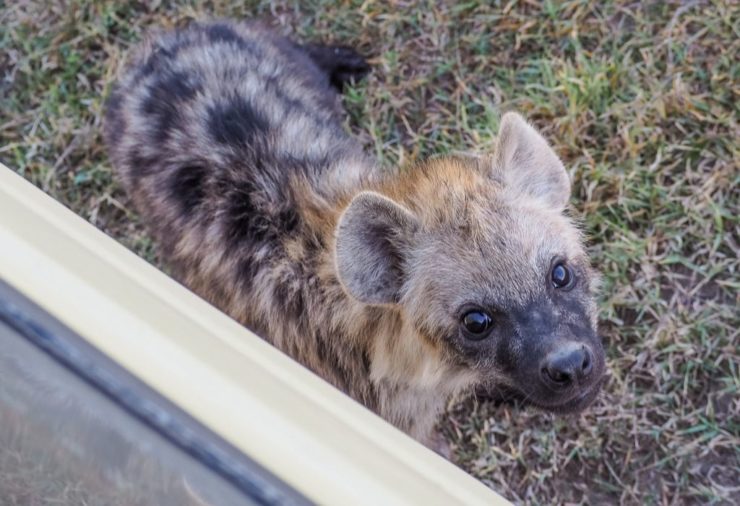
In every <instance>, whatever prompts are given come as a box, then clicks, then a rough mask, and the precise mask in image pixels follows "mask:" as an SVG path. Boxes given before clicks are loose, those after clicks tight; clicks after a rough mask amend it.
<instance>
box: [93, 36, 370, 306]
mask: <svg viewBox="0 0 740 506" xmlns="http://www.w3.org/2000/svg"><path fill="white" fill-rule="evenodd" d="M366 69H367V67H366V65H365V62H364V60H362V59H361V58H359V57H358V56H357V55H356V54H355V53H353V52H351V51H348V50H344V49H341V48H324V47H321V46H306V47H304V46H298V45H296V44H293V43H292V42H290V41H288V40H286V39H282V38H279V37H277V36H275V35H274V34H272V33H270V32H269V31H268V30H266V29H263V28H261V27H260V26H259V25H255V24H247V23H231V22H217V23H209V24H193V25H191V26H189V27H188V28H186V29H184V30H178V31H174V32H170V33H164V34H160V35H155V36H153V37H150V38H149V39H148V40H147V42H145V43H144V44H143V45H142V46H140V48H139V49H138V51H136V53H135V54H134V55H133V56H132V58H131V60H130V61H129V64H128V66H127V68H126V70H125V72H124V75H123V76H122V78H121V79H120V81H119V83H118V85H117V87H116V89H115V90H114V91H113V93H112V95H111V98H110V99H109V102H108V107H107V113H106V129H105V137H106V143H107V144H108V149H109V153H110V155H111V158H112V161H113V164H114V165H115V167H116V170H117V172H118V175H119V177H120V179H121V180H122V182H123V184H124V185H125V186H126V189H127V191H128V193H129V195H130V196H131V197H132V198H133V200H134V203H135V205H136V207H137V208H138V210H139V211H140V212H141V213H142V215H143V216H144V219H145V221H146V222H147V223H148V225H149V226H150V229H151V231H152V232H153V234H154V236H155V239H156V240H157V242H158V243H159V245H160V247H161V248H162V251H163V253H164V255H165V257H166V258H167V260H168V262H169V264H170V266H171V267H172V268H173V269H174V270H175V274H176V275H178V276H179V277H180V278H181V279H183V281H185V282H186V283H188V284H189V285H190V286H191V287H192V288H194V289H196V291H199V292H200V293H201V294H203V295H205V296H206V297H207V298H209V299H210V300H211V301H212V302H214V303H216V304H221V305H222V306H224V305H225V306H228V305H230V304H231V303H233V302H234V299H235V295H236V293H235V291H236V290H237V287H236V285H235V283H237V282H238V281H234V280H230V281H229V282H226V281H225V280H223V281H224V282H222V283H219V282H218V278H225V277H231V278H233V277H234V275H235V273H238V274H239V275H240V276H242V277H243V278H244V279H243V281H244V283H250V282H251V281H250V278H252V277H254V275H255V274H256V272H257V270H259V269H260V268H261V265H264V263H265V262H267V261H270V260H272V261H274V260H276V259H277V258H278V257H280V252H279V251H278V249H279V242H280V238H282V237H286V236H289V235H294V234H296V233H298V231H297V228H299V227H300V225H301V223H300V222H301V220H300V216H298V214H297V212H296V202H295V195H294V193H295V184H294V180H295V179H296V178H301V179H302V180H303V181H305V182H307V184H308V185H310V186H312V187H319V186H321V185H320V184H319V182H318V181H319V179H320V178H321V179H323V180H325V181H326V180H327V179H326V178H327V174H329V175H331V174H330V173H332V172H333V171H336V172H337V173H338V174H339V173H341V171H342V170H345V171H347V170H349V169H348V168H347V167H349V166H355V167H357V166H358V165H361V164H358V163H356V162H357V161H358V160H361V159H362V158H363V155H362V153H361V149H360V148H359V146H357V145H356V143H354V142H353V141H352V140H350V139H349V137H348V136H347V135H346V134H345V132H344V131H343V129H342V126H341V114H340V103H339V102H340V101H339V95H338V93H337V91H336V89H335V87H336V86H341V83H342V81H343V80H345V79H347V78H349V77H351V76H352V75H353V73H354V74H362V73H364V71H366ZM348 160H352V161H354V162H355V163H354V164H352V163H347V162H348ZM342 177H343V178H350V179H351V178H353V177H362V176H361V175H360V174H359V173H358V174H355V175H352V174H343V175H342ZM329 179H340V178H339V177H338V176H337V177H336V178H334V177H330V178H329ZM317 191H319V192H321V190H320V188H317ZM214 278H216V279H215V280H214ZM199 284H202V285H204V286H198V285H199ZM205 285H207V286H205ZM224 309H227V310H228V309H229V308H228V307H225V308H224ZM232 313H233V311H232Z"/></svg>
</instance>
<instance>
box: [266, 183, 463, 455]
mask: <svg viewBox="0 0 740 506" xmlns="http://www.w3.org/2000/svg"><path fill="white" fill-rule="evenodd" d="M372 173H373V172H372V171H367V170H365V171H364V174H366V175H367V174H370V176H369V177H368V176H365V177H362V178H356V179H355V180H354V181H353V183H354V184H353V185H351V186H346V187H344V188H342V191H341V192H339V193H335V194H333V195H331V196H326V195H325V194H323V195H322V194H319V193H318V191H319V190H316V189H314V188H313V185H310V184H306V182H305V181H304V182H303V183H301V184H296V188H295V189H296V194H297V195H298V196H299V197H298V199H299V209H301V215H302V218H303V220H304V223H305V225H306V229H305V233H302V234H300V237H296V238H294V239H291V240H290V241H289V242H288V245H287V248H286V249H287V252H288V255H289V256H291V257H292V260H293V264H294V265H301V266H308V265H312V266H314V268H313V269H312V270H311V276H313V286H312V282H308V283H306V286H308V287H309V288H308V290H309V294H307V295H308V298H309V299H311V300H313V301H314V307H315V308H316V309H317V310H316V311H315V312H309V313H307V318H308V319H310V323H308V327H310V328H311V331H310V332H307V331H306V330H307V329H306V327H303V330H299V334H303V335H299V336H298V337H299V339H300V341H302V345H304V346H305V345H306V341H305V340H306V339H308V341H310V342H311V343H316V344H315V346H316V351H317V353H308V354H304V353H301V350H292V351H288V352H289V353H290V354H291V355H293V356H295V357H296V358H298V359H299V360H300V361H301V362H303V363H306V364H309V367H311V368H312V369H313V370H314V371H315V372H317V373H318V374H319V375H321V376H323V377H324V378H325V379H327V380H329V381H330V382H332V383H334V384H335V385H336V386H338V387H339V388H341V389H342V390H344V391H345V392H346V393H348V394H349V395H351V396H352V397H354V398H355V399H357V400H359V401H360V402H362V403H363V404H365V405H366V406H368V407H371V408H372V409H374V410H375V411H376V412H377V413H378V414H380V415H381V416H383V417H384V418H385V419H386V420H389V421H390V422H392V423H393V424H394V425H396V426H397V427H399V428H400V429H402V430H404V431H405V432H407V433H409V434H410V435H412V436H413V437H415V438H417V439H419V440H422V441H426V439H427V437H428V436H429V433H430V431H431V429H432V428H433V425H434V421H435V419H436V416H437V415H438V414H439V412H440V411H441V410H442V409H443V408H444V405H445V403H446V402H447V400H449V397H450V396H451V395H453V394H454V391H455V390H459V385H457V386H456V385H454V384H455V383H456V381H455V371H453V370H452V369H450V368H449V367H448V366H447V365H446V364H445V363H444V361H443V358H442V357H441V356H440V352H439V350H438V349H436V348H434V347H432V346H431V345H430V344H429V343H428V342H427V341H426V340H425V339H421V338H420V337H419V336H418V335H417V332H416V331H415V329H414V328H413V325H411V324H410V322H408V321H406V320H405V319H404V316H403V313H402V311H401V310H400V309H399V308H398V307H395V306H390V305H388V306H371V305H367V304H364V303H361V302H359V301H357V300H355V299H354V298H352V297H351V296H349V295H348V294H347V292H346V291H345V290H344V289H343V288H342V286H341V283H340V281H339V278H338V276H337V269H336V264H335V255H334V247H335V230H336V225H337V223H338V221H339V218H340V217H341V215H342V213H343V212H344V210H345V209H346V207H347V206H348V205H349V202H350V201H351V200H352V198H353V197H354V196H355V195H357V194H358V193H360V192H361V191H368V190H369V191H377V192H382V193H385V189H386V188H387V187H388V186H389V184H392V181H389V179H390V180H392V179H393V177H394V174H387V173H386V174H384V175H382V176H377V177H372ZM335 188H336V187H335ZM321 191H322V192H323V190H321ZM306 334H312V336H311V337H308V338H307V337H306ZM322 336H326V340H325V341H322ZM276 344H277V345H278V346H279V347H283V348H284V346H281V345H280V344H279V343H277V342H276ZM304 349H305V348H304ZM458 376H459V375H458Z"/></svg>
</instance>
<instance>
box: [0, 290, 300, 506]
mask: <svg viewBox="0 0 740 506" xmlns="http://www.w3.org/2000/svg"><path fill="white" fill-rule="evenodd" d="M11 297H12V298H14V299H15V300H13V301H12V302H11V301H9V298H11ZM18 304H20V306H23V308H21V307H20V306H19V305H18ZM55 327H56V329H55ZM50 329H54V330H56V332H55V331H54V330H50ZM60 331H61V332H60ZM68 332H69V331H68V330H67V329H64V328H63V327H61V326H60V325H59V324H58V322H54V321H53V320H52V319H50V318H49V317H48V315H45V314H43V313H42V312H41V311H39V310H38V308H35V307H33V306H31V305H29V304H28V301H24V300H22V299H20V298H17V297H16V296H15V294H13V292H12V291H11V290H9V289H8V287H7V285H4V284H3V283H2V282H0V503H2V504H10V505H25V504H37V503H44V504H47V503H54V504H62V505H72V504H74V505H77V504H110V505H119V504H120V505H124V504H125V505H149V504H153V505H163V506H166V505H173V506H175V505H177V506H180V505H183V506H188V505H197V506H202V505H211V504H212V505H227V506H231V505H235V506H236V505H251V504H295V503H305V501H304V500H303V498H301V497H300V496H298V495H296V494H295V493H294V492H293V491H290V490H288V489H286V488H285V486H284V485H282V484H279V482H278V481H277V480H275V479H274V478H270V477H268V476H266V475H265V472H264V470H261V469H255V468H251V469H245V467H250V466H253V463H252V464H250V463H249V461H248V459H243V462H240V461H239V460H240V459H239V458H238V457H236V456H234V455H233V454H232V455H229V452H232V451H233V449H229V448H222V447H219V444H218V443H215V442H212V441H209V440H208V439H209V437H211V438H213V436H212V435H208V434H207V433H205V430H204V429H203V428H202V427H198V426H197V425H196V424H194V423H193V422H192V420H189V419H188V418H187V416H185V415H184V414H182V413H180V412H178V411H177V410H176V409H175V408H174V407H172V406H169V405H167V403H166V401H164V400H163V399H161V398H158V397H157V396H156V395H155V394H153V392H151V391H149V390H148V389H146V387H144V386H143V385H140V384H137V382H136V380H134V379H133V378H127V377H126V375H125V373H124V372H123V371H121V370H119V369H118V368H117V366H115V365H114V364H112V363H110V362H109V361H107V360H105V359H104V357H102V356H99V354H97V352H95V351H94V350H92V349H91V348H89V347H87V346H86V345H84V343H82V342H80V341H79V340H78V339H77V340H76V339H72V340H70V336H69V335H67V336H64V335H63V334H65V333H68ZM39 346H40V347H41V348H43V349H45V350H46V352H47V353H50V355H51V356H50V355H49V354H47V353H45V352H44V351H42V349H40V348H39ZM58 360H61V363H64V365H66V366H67V367H65V366H64V365H62V364H61V363H60V361H58ZM80 367H84V368H85V370H84V371H82V372H83V374H82V377H81V376H79V375H78V373H80V372H81V371H80V369H79V368H80ZM91 378H92V379H91ZM101 387H102V392H104V393H105V394H106V395H103V393H101V391H100V390H98V389H99V388H101ZM108 396H110V397H108ZM122 400H123V401H124V402H123V403H122V404H121V401H122ZM132 404H136V405H137V406H138V410H139V412H138V413H136V412H135V411H136V410H134V413H133V414H134V415H135V416H132V413H131V412H130V411H129V409H128V408H129V407H130V405H132ZM142 410H143V411H144V412H145V413H144V415H142V412H141V411H142ZM147 417H149V418H154V420H151V419H149V420H147ZM138 418H144V421H145V422H148V423H142V421H141V420H139V419H138ZM152 426H153V427H154V429H157V430H158V431H159V432H164V436H165V437H162V435H161V434H160V433H158V432H157V431H155V430H153V429H152ZM173 443H174V444H173ZM183 447H184V448H185V450H187V451H188V453H190V455H189V454H188V453H186V451H183ZM194 457H195V458H194ZM245 463H246V466H245ZM240 466H241V468H240ZM224 471H227V472H230V473H231V474H230V475H228V474H227V475H226V476H224ZM240 473H241V474H240ZM281 485H282V486H281ZM245 489H246V490H245Z"/></svg>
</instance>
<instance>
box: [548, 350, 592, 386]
mask: <svg viewBox="0 0 740 506" xmlns="http://www.w3.org/2000/svg"><path fill="white" fill-rule="evenodd" d="M592 370H593V358H592V357H591V351H590V350H589V349H588V347H587V346H585V345H583V344H578V343H568V344H566V345H564V346H562V347H561V348H559V349H557V350H555V351H554V352H552V353H550V354H549V355H547V357H545V360H544V361H543V363H542V376H543V379H544V381H545V383H547V384H548V385H550V386H553V387H555V388H565V387H568V386H570V385H571V384H572V383H573V382H574V381H575V380H578V381H579V382H580V381H582V380H584V379H586V378H587V377H588V375H589V374H591V371H592Z"/></svg>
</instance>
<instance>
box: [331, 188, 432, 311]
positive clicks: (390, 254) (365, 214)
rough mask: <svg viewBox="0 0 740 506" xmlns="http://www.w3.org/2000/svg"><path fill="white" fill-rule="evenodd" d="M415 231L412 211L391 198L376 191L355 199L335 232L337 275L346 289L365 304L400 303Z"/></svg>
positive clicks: (416, 224) (415, 222) (415, 225)
mask: <svg viewBox="0 0 740 506" xmlns="http://www.w3.org/2000/svg"><path fill="white" fill-rule="evenodd" d="M417 227H418V221H417V219H416V217H415V216H414V215H413V214H412V213H411V211H409V210H408V209H406V208H405V207H403V206H401V205H399V204H397V203H395V202H394V201H392V200H391V199H389V198H386V197H384V196H382V195H380V194H379V193H375V192H361V193H360V194H358V195H357V196H355V198H354V199H352V202H351V203H350V204H349V206H348V207H347V209H346V210H345V211H344V214H343V215H342V217H341V218H340V219H339V224H338V225H337V230H336V265H337V272H338V274H339V281H340V282H341V283H342V286H344V288H345V290H346V291H347V292H348V293H349V294H350V295H351V296H352V297H354V298H355V299H357V300H359V301H361V302H365V303H367V304H393V303H396V302H398V300H399V297H400V291H401V287H402V285H403V279H404V277H405V276H404V272H403V267H404V263H405V257H406V253H407V251H408V248H409V242H410V239H411V236H412V235H413V233H414V231H415V230H416V229H417Z"/></svg>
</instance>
